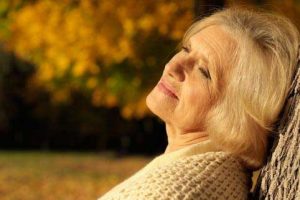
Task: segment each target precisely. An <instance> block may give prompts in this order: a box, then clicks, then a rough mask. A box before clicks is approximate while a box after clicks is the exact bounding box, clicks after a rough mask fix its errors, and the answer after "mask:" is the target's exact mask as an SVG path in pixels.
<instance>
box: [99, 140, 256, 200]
mask: <svg viewBox="0 0 300 200" xmlns="http://www.w3.org/2000/svg"><path fill="white" fill-rule="evenodd" d="M250 180H251V178H250V174H249V173H248V172H247V171H246V170H245V169H244V168H243V167H242V165H241V164H240V163H239V162H238V161H237V160H236V159H235V158H234V157H232V156H231V155H229V154H227V153H225V152H220V151H217V150H216V149H215V148H214V147H213V145H212V143H211V142H210V141H209V140H207V141H205V142H202V143H199V144H195V145H191V146H189V147H185V148H182V149H180V150H177V151H174V152H171V153H166V154H162V155H161V156H158V157H156V158H155V159H154V160H152V161H151V162H150V163H149V164H148V165H146V166H145V167H144V168H143V169H141V170H140V171H138V172H137V173H136V174H134V175H133V176H131V177H130V178H129V179H127V180H125V181H124V182H122V183H121V184H119V185H117V186H116V187H114V188H113V189H112V190H111V191H109V192H108V193H106V194H105V195H104V196H102V197H101V198H99V199H98V200H117V199H118V200H121V199H122V200H146V199H147V200H154V199H159V200H167V199H170V200H194V199H201V200H202V199H203V200H204V199H207V200H216V199H224V200H225V199H226V200H231V199H234V200H239V199H247V197H248V192H249V188H250V183H251V181H250Z"/></svg>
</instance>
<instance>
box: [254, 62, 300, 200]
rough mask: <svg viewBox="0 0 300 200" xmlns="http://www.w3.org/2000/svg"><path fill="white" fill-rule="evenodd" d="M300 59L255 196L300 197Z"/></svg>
mask: <svg viewBox="0 0 300 200" xmlns="http://www.w3.org/2000/svg"><path fill="white" fill-rule="evenodd" d="M299 130H300V61H298V69H297V73H296V76H295V78H294V81H293V84H292V90H291V92H290V95H289V97H288V99H287V101H286V104H285V108H284V111H283V113H282V118H281V121H280V123H279V127H278V129H277V131H276V132H277V135H276V137H275V138H274V142H273V147H272V149H271V152H270V155H269V158H268V161H267V164H266V165H265V166H264V167H263V169H262V171H261V173H260V175H259V178H258V182H257V184H256V188H255V191H254V196H253V199H255V200H256V199H276V200H277V199H278V200H281V199H282V200H294V199H295V200H296V199H300V184H299V182H300V174H299V168H300V134H299Z"/></svg>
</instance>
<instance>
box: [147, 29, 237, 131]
mask: <svg viewBox="0 0 300 200" xmlns="http://www.w3.org/2000/svg"><path fill="white" fill-rule="evenodd" d="M232 41H233V40H232V38H231V37H230V35H229V34H228V33H227V32H225V31H224V30H223V29H222V28H221V27H219V26H210V27H207V28H205V29H203V30H201V31H200V32H198V33H196V34H195V35H193V36H192V37H191V38H190V39H189V42H188V44H184V46H183V48H182V50H181V51H180V52H178V53H177V54H176V55H175V56H174V57H173V58H172V59H171V60H170V61H169V62H168V63H167V64H166V66H165V69H164V71H163V74H162V77H161V79H160V80H159V82H158V84H157V85H156V86H155V87H154V89H153V90H152V91H151V92H150V94H149V95H148V96H147V100H146V102H147V106H148V107H149V109H150V110H151V111H152V112H153V113H154V114H156V115H157V116H158V117H160V118H161V119H162V120H163V121H164V122H166V123H168V124H170V125H172V126H176V127H178V128H179V129H181V130H183V131H201V130H203V129H204V120H205V117H206V114H207V112H208V111H209V110H210V108H211V107H212V106H213V104H214V103H215V101H214V100H213V99H215V98H212V96H211V90H212V87H211V84H212V83H213V82H214V81H216V80H214V78H213V76H212V73H213V72H212V71H213V70H212V63H217V66H216V67H224V66H223V65H224V64H223V63H224V61H225V60H226V59H225V58H227V57H228V56H230V55H229V53H228V49H229V48H228V47H229V45H230V44H231V43H232ZM226 70H227V71H228V70H229V69H224V71H226ZM214 77H215V76H214Z"/></svg>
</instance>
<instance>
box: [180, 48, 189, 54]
mask: <svg viewBox="0 0 300 200" xmlns="http://www.w3.org/2000/svg"><path fill="white" fill-rule="evenodd" d="M181 49H182V50H183V51H184V52H186V53H189V52H190V49H189V48H188V47H186V46H182V47H181Z"/></svg>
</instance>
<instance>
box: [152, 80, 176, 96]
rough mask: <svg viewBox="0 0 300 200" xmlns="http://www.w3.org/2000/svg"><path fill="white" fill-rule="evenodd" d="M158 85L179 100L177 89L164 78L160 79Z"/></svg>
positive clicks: (164, 91)
mask: <svg viewBox="0 0 300 200" xmlns="http://www.w3.org/2000/svg"><path fill="white" fill-rule="evenodd" d="M157 87H158V88H159V89H160V90H161V91H162V92H163V93H164V94H166V95H168V96H169V97H172V98H174V99H177V100H178V97H177V95H176V93H175V90H174V89H173V88H172V87H171V86H170V85H168V84H167V83H165V82H164V81H163V80H160V81H159V83H158V84H157Z"/></svg>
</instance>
